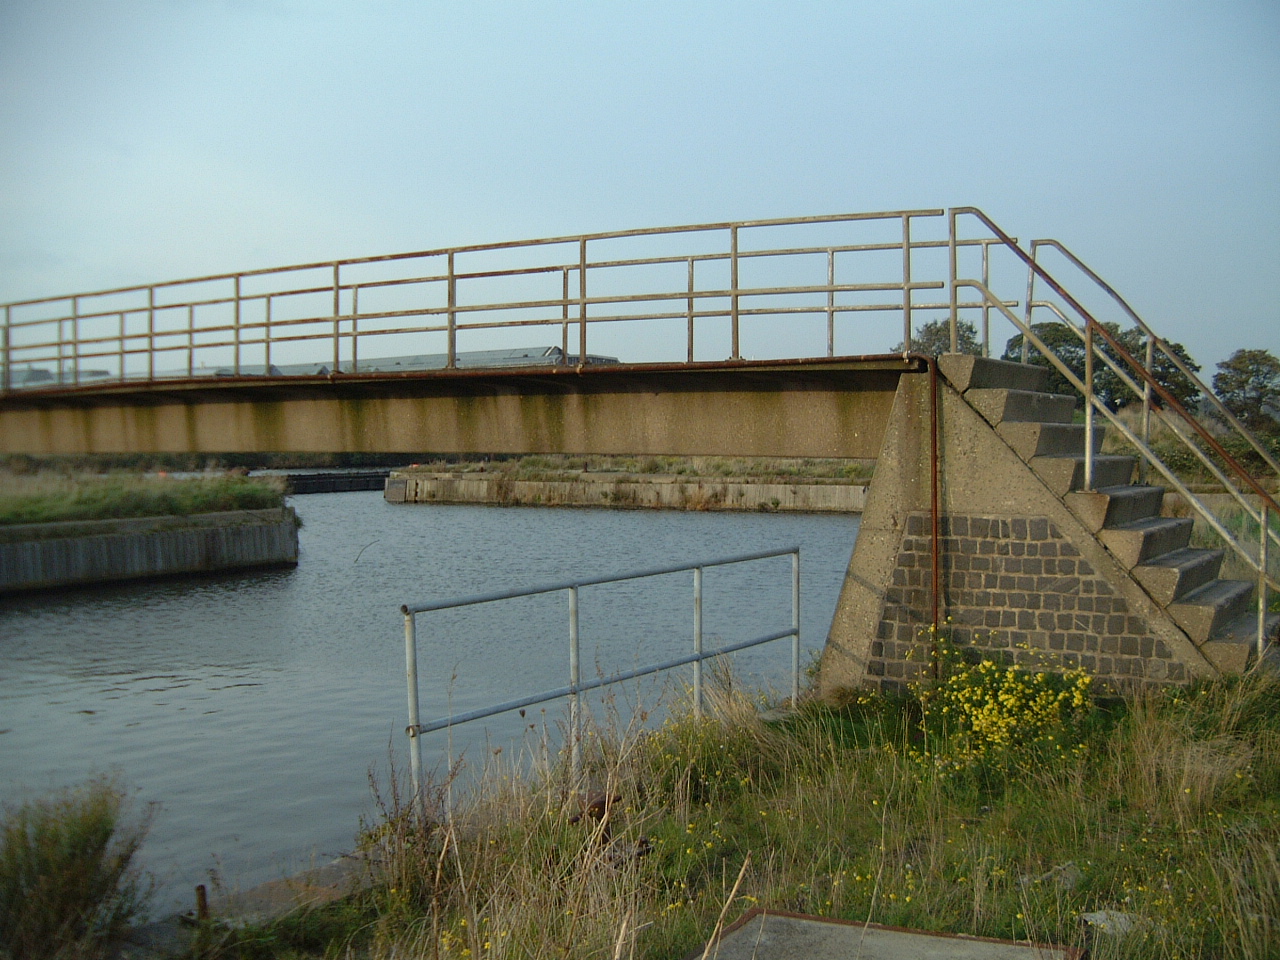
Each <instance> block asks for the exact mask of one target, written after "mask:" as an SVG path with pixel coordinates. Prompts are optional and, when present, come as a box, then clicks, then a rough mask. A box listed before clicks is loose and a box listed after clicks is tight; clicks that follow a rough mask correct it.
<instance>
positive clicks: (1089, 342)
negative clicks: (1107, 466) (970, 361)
mask: <svg viewBox="0 0 1280 960" xmlns="http://www.w3.org/2000/svg"><path fill="white" fill-rule="evenodd" d="M1023 342H1024V343H1025V342H1026V337H1025V335H1024V337H1023ZM1084 488H1085V489H1086V490H1092V489H1093V321H1092V320H1086V321H1085V326H1084Z"/></svg>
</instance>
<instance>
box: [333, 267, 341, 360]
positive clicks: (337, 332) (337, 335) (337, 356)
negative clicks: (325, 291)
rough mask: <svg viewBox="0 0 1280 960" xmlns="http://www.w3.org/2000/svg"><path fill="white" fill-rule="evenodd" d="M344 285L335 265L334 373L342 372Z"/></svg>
mask: <svg viewBox="0 0 1280 960" xmlns="http://www.w3.org/2000/svg"><path fill="white" fill-rule="evenodd" d="M341 317H342V285H341V283H339V281H338V264H336V263H335V264H334V265H333V373H334V374H335V375H336V374H339V373H341V372H342V369H341V367H340V366H339V364H340V363H341V362H342V320H341Z"/></svg>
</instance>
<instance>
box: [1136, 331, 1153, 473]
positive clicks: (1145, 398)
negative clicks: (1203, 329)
mask: <svg viewBox="0 0 1280 960" xmlns="http://www.w3.org/2000/svg"><path fill="white" fill-rule="evenodd" d="M1155 349H1156V339H1155V335H1154V334H1148V336H1147V362H1146V366H1147V373H1150V374H1154V373H1155V369H1154V368H1155ZM1142 442H1143V443H1144V444H1146V445H1147V446H1148V447H1149V446H1151V381H1150V380H1148V379H1147V378H1146V377H1143V378H1142ZM1138 480H1139V482H1142V483H1145V482H1146V480H1147V458H1146V457H1139V458H1138Z"/></svg>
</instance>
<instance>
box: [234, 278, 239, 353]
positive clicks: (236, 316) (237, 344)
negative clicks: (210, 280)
mask: <svg viewBox="0 0 1280 960" xmlns="http://www.w3.org/2000/svg"><path fill="white" fill-rule="evenodd" d="M235 286H236V315H235V348H234V352H235V363H234V367H235V373H236V376H237V377H238V376H240V274H238V273H237V274H236V284H235Z"/></svg>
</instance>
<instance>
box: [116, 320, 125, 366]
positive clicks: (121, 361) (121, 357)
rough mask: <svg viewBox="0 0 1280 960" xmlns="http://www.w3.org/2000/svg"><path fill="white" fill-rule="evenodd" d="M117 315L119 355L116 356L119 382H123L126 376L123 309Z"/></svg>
mask: <svg viewBox="0 0 1280 960" xmlns="http://www.w3.org/2000/svg"><path fill="white" fill-rule="evenodd" d="M118 316H119V317H120V355H119V357H117V360H118V362H119V364H120V382H121V383H123V382H124V381H125V377H126V372H125V352H124V339H125V338H124V331H125V319H124V311H123V310H121V311H120V313H119V314H118Z"/></svg>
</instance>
